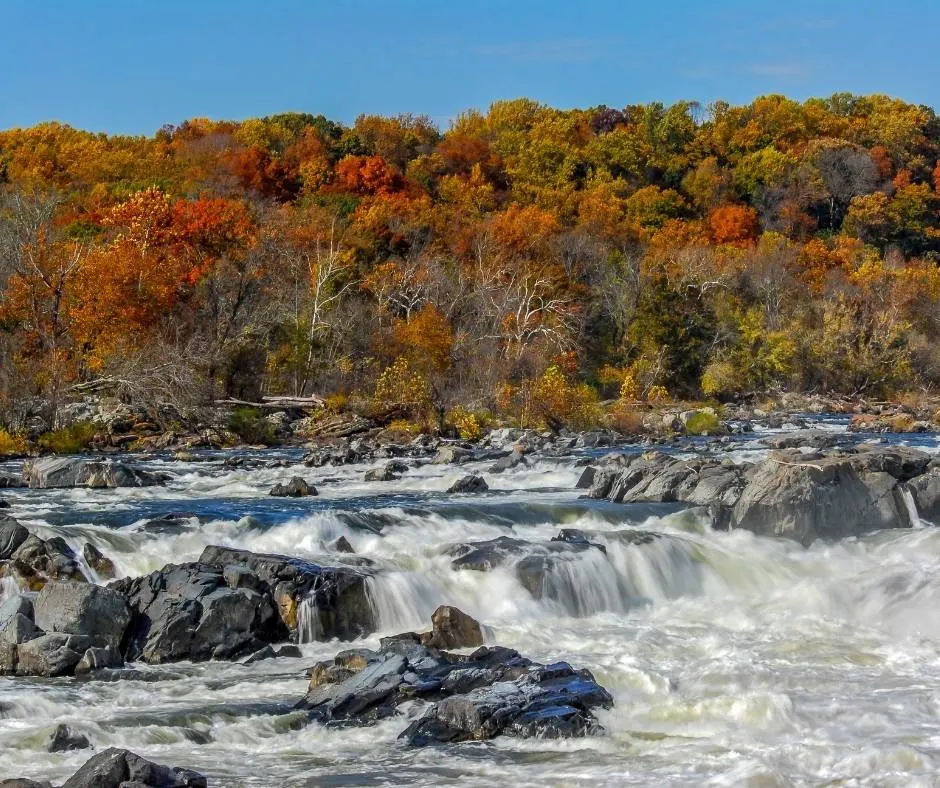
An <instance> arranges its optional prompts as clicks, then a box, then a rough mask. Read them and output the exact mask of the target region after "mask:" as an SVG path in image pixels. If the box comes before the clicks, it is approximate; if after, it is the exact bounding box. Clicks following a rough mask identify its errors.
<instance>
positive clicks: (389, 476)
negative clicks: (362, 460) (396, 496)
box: [363, 465, 398, 482]
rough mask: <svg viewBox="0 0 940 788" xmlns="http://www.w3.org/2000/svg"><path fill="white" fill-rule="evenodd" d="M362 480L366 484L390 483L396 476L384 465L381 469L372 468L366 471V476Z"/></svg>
mask: <svg viewBox="0 0 940 788" xmlns="http://www.w3.org/2000/svg"><path fill="white" fill-rule="evenodd" d="M363 478H364V481H367V482H390V481H394V480H395V479H397V478H398V476H397V475H396V474H395V473H394V471H392V470H391V469H390V468H389V467H388V465H385V466H384V467H382V468H373V469H372V470H370V471H366V475H365V476H364V477H363Z"/></svg>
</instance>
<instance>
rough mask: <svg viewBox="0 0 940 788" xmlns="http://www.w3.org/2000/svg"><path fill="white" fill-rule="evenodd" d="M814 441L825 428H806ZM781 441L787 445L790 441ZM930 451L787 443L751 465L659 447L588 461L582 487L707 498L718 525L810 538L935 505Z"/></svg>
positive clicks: (652, 497)
mask: <svg viewBox="0 0 940 788" xmlns="http://www.w3.org/2000/svg"><path fill="white" fill-rule="evenodd" d="M803 435H804V436H805V437H806V438H807V440H808V441H809V442H810V443H820V442H823V443H825V442H826V440H824V439H825V438H826V435H825V434H823V435H820V434H819V433H815V432H814V433H813V434H811V435H807V434H806V433H803ZM789 443H790V442H789V441H785V442H784V445H789ZM938 473H940V471H938V465H937V461H936V460H932V459H931V457H930V455H928V454H926V453H924V452H921V451H918V450H916V449H911V448H907V447H904V446H893V447H869V446H860V447H857V448H851V449H842V450H830V451H827V452H825V453H821V452H817V451H814V450H812V449H808V450H799V449H786V450H780V451H776V452H773V453H772V454H771V455H770V456H769V457H768V458H767V459H765V460H763V461H761V462H760V463H758V464H756V465H752V464H748V463H743V464H733V463H731V462H729V461H727V460H724V461H723V460H719V459H715V458H695V459H691V460H687V459H677V458H675V457H671V456H669V455H667V454H664V453H662V452H648V453H644V454H640V455H635V456H632V457H627V456H625V455H620V456H619V457H610V458H607V459H606V460H605V461H604V462H603V464H601V465H599V466H597V467H588V468H585V470H584V472H583V474H582V476H581V479H580V480H579V482H578V486H579V487H580V488H582V489H587V490H588V496H589V497H594V498H607V499H609V500H611V501H615V502H617V503H634V502H641V501H642V502H652V501H659V502H670V501H671V502H679V503H685V504H689V505H694V506H703V507H707V508H708V510H709V512H710V513H711V514H712V517H713V521H714V524H715V525H716V527H721V528H744V529H746V530H749V531H752V532H754V533H756V534H759V535H763V536H778V537H786V538H789V539H795V540H797V541H799V542H801V543H803V544H810V543H811V542H813V541H814V540H816V539H828V540H831V539H839V538H842V537H846V536H857V535H860V534H864V533H868V532H870V531H875V530H879V529H883V528H909V527H910V526H911V525H913V522H912V515H911V512H910V508H909V506H908V505H907V501H906V500H905V499H906V497H907V496H911V497H912V498H913V500H914V502H915V504H916V506H917V507H918V510H919V511H920V512H921V515H920V516H922V517H924V518H925V519H927V520H930V519H931V518H932V517H934V518H935V517H936V516H937V514H938V511H937V509H938V500H940V478H938Z"/></svg>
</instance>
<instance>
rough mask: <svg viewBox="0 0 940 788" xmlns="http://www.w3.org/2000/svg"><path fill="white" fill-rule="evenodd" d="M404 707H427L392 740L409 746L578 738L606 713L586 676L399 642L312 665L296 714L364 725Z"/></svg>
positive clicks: (566, 668) (494, 651)
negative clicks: (496, 739)
mask: <svg viewBox="0 0 940 788" xmlns="http://www.w3.org/2000/svg"><path fill="white" fill-rule="evenodd" d="M461 615H462V614H461ZM414 700H420V701H423V702H425V703H426V704H427V706H426V708H425V711H424V714H423V715H422V716H421V717H420V718H418V719H416V720H414V721H413V722H412V723H411V724H410V725H409V726H408V727H407V728H406V729H405V730H404V731H403V732H402V734H401V738H403V739H405V740H406V741H408V743H409V744H412V745H415V746H423V745H427V744H433V743H438V742H460V741H471V740H474V741H477V740H481V739H491V738H493V737H495V736H499V735H508V736H519V737H530V736H539V737H570V736H584V735H587V734H592V733H596V732H598V731H600V730H601V726H600V724H599V723H598V721H597V718H596V717H595V716H594V713H593V710H594V709H596V708H610V707H611V706H612V705H613V699H612V698H611V696H610V694H609V693H608V692H607V691H606V690H605V689H604V688H603V687H601V686H600V685H599V684H598V683H597V682H596V681H595V680H594V677H593V676H592V675H591V673H590V672H589V671H587V670H576V669H575V668H572V667H571V666H570V665H569V664H568V663H567V662H557V663H554V664H552V665H541V664H539V663H536V662H532V661H531V660H529V659H526V658H525V657H523V656H521V655H520V654H519V653H518V652H517V651H514V650H512V649H508V648H502V647H500V646H496V647H492V648H489V647H485V646H483V647H480V648H478V649H477V650H476V651H474V652H473V653H471V654H468V655H460V654H454V653H451V652H447V651H443V650H440V649H439V648H436V647H434V646H432V645H430V644H423V643H422V637H421V636H420V635H417V634H415V633H413V632H407V633H404V634H402V635H397V636H395V637H391V638H383V639H382V641H381V648H380V650H379V651H370V650H369V649H355V650H350V651H343V652H340V653H339V654H337V655H336V657H335V658H334V659H333V660H330V661H326V662H322V663H318V664H317V665H316V666H314V668H313V669H312V670H311V682H310V689H309V690H308V692H307V694H306V695H305V696H304V698H303V699H302V700H301V701H300V703H298V705H297V707H298V708H300V709H305V710H307V711H308V712H309V713H310V716H311V717H312V718H313V719H314V720H317V721H319V722H321V723H324V724H327V725H350V724H358V725H367V724H370V723H372V722H374V721H375V720H377V719H382V718H385V717H389V716H392V715H394V714H395V713H396V710H397V708H398V706H400V705H401V704H402V703H405V702H406V701H414Z"/></svg>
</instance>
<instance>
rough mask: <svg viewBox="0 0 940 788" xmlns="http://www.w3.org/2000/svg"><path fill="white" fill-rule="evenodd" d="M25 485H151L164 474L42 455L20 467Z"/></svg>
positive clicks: (161, 481)
mask: <svg viewBox="0 0 940 788" xmlns="http://www.w3.org/2000/svg"><path fill="white" fill-rule="evenodd" d="M23 475H24V477H25V479H26V482H27V484H28V485H29V486H30V487H33V488H43V489H44V488H51V487H152V486H155V485H159V484H163V482H164V477H163V476H162V475H160V474H156V473H151V472H150V471H145V470H142V469H140V468H135V467H133V466H131V465H127V464H126V463H122V462H110V461H104V460H83V459H79V458H77V457H43V458H41V459H38V460H32V461H31V462H27V463H26V464H25V466H24V468H23Z"/></svg>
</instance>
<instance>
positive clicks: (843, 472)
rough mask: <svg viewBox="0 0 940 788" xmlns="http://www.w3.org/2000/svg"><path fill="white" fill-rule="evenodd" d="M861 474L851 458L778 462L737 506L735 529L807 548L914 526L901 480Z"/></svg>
mask: <svg viewBox="0 0 940 788" xmlns="http://www.w3.org/2000/svg"><path fill="white" fill-rule="evenodd" d="M860 470H861V469H860V468H859V467H857V465H856V463H855V462H853V458H852V457H845V458H840V457H823V458H820V459H816V460H805V459H803V458H802V457H801V456H800V455H798V454H797V455H789V454H787V455H778V456H776V457H773V458H771V459H770V460H768V461H767V462H765V463H763V464H762V465H761V466H760V467H759V468H758V470H757V473H756V474H755V475H754V478H753V479H752V480H751V482H750V483H749V484H748V485H747V487H746V488H745V489H744V491H743V493H742V494H741V497H740V499H739V500H738V502H737V503H736V504H735V506H734V510H733V512H732V516H731V527H732V528H744V529H746V530H748V531H753V532H754V533H756V534H759V535H763V536H783V537H787V538H789V539H795V540H796V541H799V542H802V543H803V544H804V545H808V544H810V543H811V542H813V541H814V540H816V539H840V538H842V537H845V536H856V535H858V534H861V533H866V532H868V531H875V530H879V529H882V528H898V527H910V526H911V524H912V523H911V522H910V518H909V516H908V514H907V509H906V506H905V505H904V502H903V499H902V498H901V491H900V489H898V481H897V479H896V478H895V477H894V476H892V475H891V474H889V473H885V472H882V471H868V470H861V472H860Z"/></svg>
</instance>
